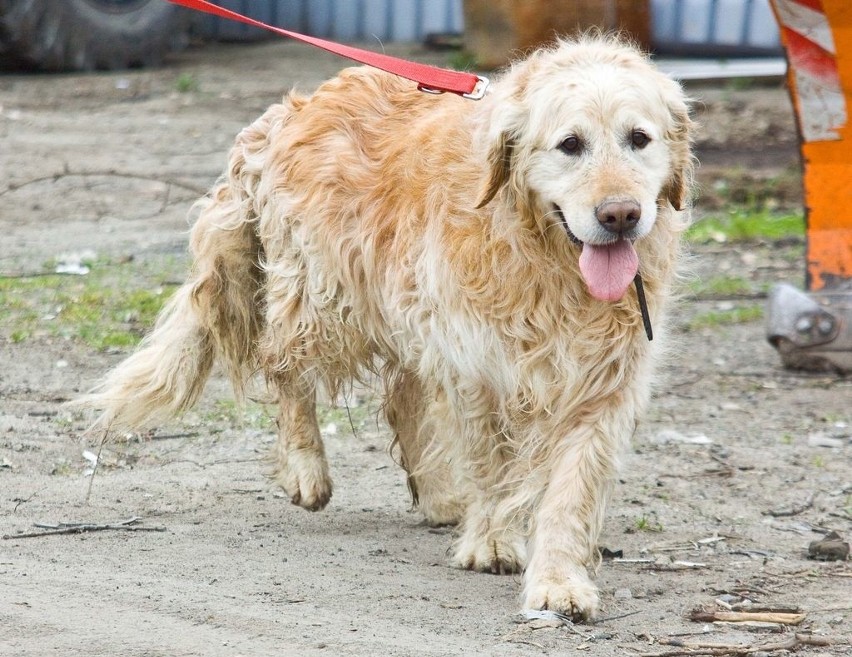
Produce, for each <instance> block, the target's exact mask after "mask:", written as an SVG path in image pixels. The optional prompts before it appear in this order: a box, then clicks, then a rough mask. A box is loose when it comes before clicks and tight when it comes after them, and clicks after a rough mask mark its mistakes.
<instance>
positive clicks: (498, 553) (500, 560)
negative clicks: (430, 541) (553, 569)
mask: <svg viewBox="0 0 852 657" xmlns="http://www.w3.org/2000/svg"><path fill="white" fill-rule="evenodd" d="M526 552H527V551H526V546H525V544H524V542H523V540H520V539H516V540H511V539H510V538H509V537H508V536H507V535H506V534H502V533H501V534H496V533H493V534H492V535H491V536H490V537H487V538H486V537H481V536H469V535H467V533H465V534H464V535H462V537H461V538H460V539H459V541H458V543H456V547H455V551H454V554H453V559H452V563H453V565H454V566H456V567H458V568H463V569H466V570H476V571H479V572H481V573H493V574H494V575H509V574H511V573H519V572H521V571H522V570H523V569H524V565H525V564H526V561H527V554H526Z"/></svg>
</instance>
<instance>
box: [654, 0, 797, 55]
mask: <svg viewBox="0 0 852 657" xmlns="http://www.w3.org/2000/svg"><path fill="white" fill-rule="evenodd" d="M651 12H652V16H653V25H652V31H651V34H652V39H653V42H654V47H655V48H656V49H657V50H659V51H662V52H671V53H682V54H686V55H695V54H706V55H722V54H764V53H769V52H778V53H780V52H781V42H780V40H779V36H778V25H777V23H776V22H775V16H774V15H773V14H772V9H771V8H770V6H769V0H651Z"/></svg>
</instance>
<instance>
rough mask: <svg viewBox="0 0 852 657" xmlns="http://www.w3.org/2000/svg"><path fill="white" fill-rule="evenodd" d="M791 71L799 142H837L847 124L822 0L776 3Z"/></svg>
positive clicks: (795, 0)
mask: <svg viewBox="0 0 852 657" xmlns="http://www.w3.org/2000/svg"><path fill="white" fill-rule="evenodd" d="M775 7H776V10H777V15H778V20H779V22H780V23H781V31H782V39H783V41H784V45H785V46H786V48H787V57H788V59H789V61H790V66H791V67H792V74H793V79H794V83H795V87H796V89H795V91H796V95H797V97H798V107H797V110H798V114H799V123H800V130H801V132H802V138H803V139H804V140H805V141H824V140H832V139H840V134H839V133H838V132H837V130H838V128H839V127H840V126H843V125H845V123H846V120H847V107H846V99H845V97H844V94H843V90H842V88H841V84H840V77H839V75H838V70H837V49H836V47H835V42H834V37H833V35H832V30H831V26H830V25H829V22H828V18H827V16H826V14H825V11H824V9H823V3H822V0H775Z"/></svg>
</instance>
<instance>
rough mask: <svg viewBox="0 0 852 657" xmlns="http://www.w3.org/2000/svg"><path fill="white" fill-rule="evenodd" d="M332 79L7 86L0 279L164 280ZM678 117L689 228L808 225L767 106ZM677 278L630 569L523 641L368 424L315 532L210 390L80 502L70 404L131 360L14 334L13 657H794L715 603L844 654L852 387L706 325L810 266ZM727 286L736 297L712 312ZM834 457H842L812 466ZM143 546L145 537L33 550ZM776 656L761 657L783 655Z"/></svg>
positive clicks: (1, 459)
mask: <svg viewBox="0 0 852 657" xmlns="http://www.w3.org/2000/svg"><path fill="white" fill-rule="evenodd" d="M428 58H431V59H433V60H434V59H436V58H437V60H438V61H440V60H441V58H442V57H441V56H437V55H430V56H428ZM340 67H341V63H340V61H339V60H335V59H334V58H332V57H330V56H325V55H322V54H317V53H315V52H312V51H310V50H308V49H306V48H303V47H300V46H294V45H292V44H286V43H271V44H262V45H255V46H212V47H207V48H204V49H202V50H196V51H191V52H189V53H186V54H184V55H183V56H181V57H180V58H179V59H177V60H176V61H175V62H174V63H173V64H172V65H171V66H169V67H167V68H165V69H162V70H158V71H140V72H131V73H116V74H99V75H86V76H78V75H69V76H22V75H5V76H3V77H0V154H2V155H0V232H2V248H0V274H2V275H3V276H4V277H8V276H9V275H15V274H21V273H32V272H37V271H40V270H42V269H43V267H44V266H45V265H44V263H45V262H49V261H52V260H55V259H56V258H58V257H59V256H60V255H61V254H63V253H67V252H75V253H79V252H82V251H85V250H91V251H93V252H94V253H95V254H96V255H97V256H98V258H100V259H106V260H109V261H119V260H122V259H123V261H126V260H128V259H129V258H130V257H132V258H133V260H132V263H133V267H134V272H136V274H137V275H138V277H139V279H140V280H142V279H145V280H148V279H152V280H154V281H155V282H156V281H157V280H160V281H161V282H165V279H169V278H174V277H177V278H179V275H180V269H181V268H182V267H183V263H184V260H183V253H184V249H185V243H186V227H187V224H186V219H185V217H186V213H187V210H188V208H189V205H190V204H191V202H192V200H193V199H194V198H195V197H196V196H197V195H198V194H199V193H201V192H202V191H203V190H204V189H205V188H206V187H208V186H209V185H210V184H211V183H212V181H213V180H214V179H215V177H216V176H217V175H218V173H219V171H220V169H221V167H222V166H223V164H224V162H225V154H226V151H227V148H228V146H229V144H230V143H231V141H232V139H233V137H234V135H235V134H236V133H237V132H238V131H239V130H240V129H241V128H242V127H243V126H244V125H246V124H247V123H248V122H249V121H251V120H252V119H254V118H255V117H256V116H257V115H258V114H259V113H260V112H261V111H262V110H263V109H264V108H265V107H266V106H267V105H268V104H270V103H272V102H275V101H276V100H277V99H278V98H279V96H280V95H281V94H282V93H283V91H285V90H286V89H287V88H288V87H290V86H292V85H297V86H298V87H300V88H303V89H310V88H312V87H313V86H315V85H316V84H317V83H318V82H319V81H320V80H321V79H323V78H325V77H327V76H328V75H330V74H332V73H333V72H334V71H336V70H337V69H338V68H340ZM179 88H188V90H187V91H184V92H181V91H179V90H178V89H179ZM691 92H692V94H693V95H694V96H695V97H696V98H697V99H698V101H699V103H698V118H699V120H700V121H701V122H702V124H703V128H702V133H701V138H700V140H699V156H700V157H701V158H702V160H703V161H704V163H705V164H704V166H703V167H702V168H701V169H700V170H699V181H700V182H701V184H702V188H703V193H702V199H701V200H699V207H702V204H704V206H703V207H706V208H712V207H718V206H720V205H723V204H724V203H726V202H727V201H728V200H730V199H731V198H734V199H735V200H736V196H737V194H742V195H744V198H746V199H748V198H755V199H756V198H759V199H760V200H762V201H763V202H767V203H769V204H770V205H789V206H793V207H795V205H796V204H797V203H798V200H799V197H798V177H797V172H796V164H797V162H798V155H797V151H796V147H795V138H794V134H793V127H792V125H793V124H792V118H791V115H790V109H789V103H788V101H787V98H786V95H785V92H784V91H783V89H781V88H778V87H776V86H772V85H770V86H763V87H751V88H748V89H734V88H721V87H718V88H716V87H710V88H707V87H704V88H695V89H692V90H691ZM767 181H768V182H767ZM779 181H782V182H781V183H779ZM767 189H769V190H770V192H767V191H766V190H767ZM755 190H758V191H759V192H760V193H756V191H755ZM175 262H177V263H178V264H177V265H175V264H174V263H175ZM164 263H165V264H164ZM169 263H171V264H169ZM690 265H691V270H692V272H693V284H694V285H697V286H698V289H699V291H698V292H697V293H687V295H686V297H685V299H684V301H683V303H682V306H681V309H680V311H679V312H678V313H677V317H676V327H675V331H674V333H675V338H676V339H675V344H674V346H675V348H674V349H673V350H672V354H671V358H670V360H669V362H668V364H667V365H666V366H665V367H664V368H663V371H662V372H661V384H660V386H659V391H658V394H657V396H656V401H655V403H654V405H653V408H652V410H651V413H650V415H649V417H648V419H647V421H646V422H645V424H644V426H643V427H642V430H641V431H640V433H639V435H638V436H637V438H636V440H635V444H634V450H633V453H632V454H631V455H630V456H629V457H628V458H627V460H626V463H625V468H624V472H623V475H622V478H621V480H620V483H619V486H618V488H617V491H616V495H615V498H614V501H613V504H612V507H611V510H610V513H609V516H608V522H607V525H606V529H605V533H604V535H603V539H602V542H603V546H605V547H607V548H608V549H610V550H613V551H615V550H622V551H623V559H622V560H616V561H605V562H604V563H603V565H602V567H601V569H600V572H599V576H598V581H599V584H600V586H601V590H602V601H603V610H602V616H603V618H602V620H601V621H600V622H599V623H598V624H596V625H594V626H589V625H576V626H567V625H561V624H559V623H553V622H542V621H533V622H530V621H525V620H524V619H522V618H520V617H519V616H518V615H517V613H518V611H519V599H518V591H519V582H518V578H516V577H498V576H491V575H481V574H474V573H469V572H464V571H459V570H454V569H451V568H449V567H448V566H447V561H448V559H447V549H448V547H449V545H450V543H451V540H452V530H450V529H430V528H427V527H425V526H423V525H422V524H421V523H420V518H419V516H418V515H417V514H416V513H415V512H412V511H411V510H410V502H409V499H408V496H407V490H406V487H405V484H404V480H403V476H402V472H401V470H400V469H399V468H397V467H396V466H395V464H394V462H393V460H392V459H391V457H390V456H389V455H388V453H387V445H388V439H389V436H388V432H387V430H386V428H385V426H384V425H383V424H382V423H381V422H380V421H379V420H377V417H378V409H377V404H376V401H375V400H374V399H372V398H371V397H370V396H369V395H363V396H362V397H361V398H360V399H359V400H358V401H357V403H356V404H354V408H353V424H354V425H355V429H356V435H352V431H351V430H350V427H349V422H348V421H347V420H346V419H345V418H346V416H345V414H341V412H340V411H327V415H326V417H325V422H324V424H325V426H326V428H325V433H326V434H327V436H326V438H327V447H328V451H329V456H330V460H331V463H332V469H333V476H334V478H335V485H336V489H335V496H334V499H333V500H332V503H331V505H330V507H329V508H328V509H327V510H326V511H324V512H322V513H319V514H310V513H307V512H305V511H303V510H301V509H299V508H296V507H293V506H291V505H290V504H289V503H288V501H287V500H286V499H285V498H284V497H283V495H282V494H281V493H280V492H279V491H278V490H277V489H276V488H275V487H273V486H272V485H271V483H270V482H269V481H268V480H267V479H266V477H265V475H264V472H265V470H266V466H265V464H264V462H263V458H264V455H265V453H266V451H267V449H268V447H269V444H270V443H271V441H272V439H273V433H272V429H271V427H270V422H269V419H268V418H266V417H264V416H262V413H261V416H260V417H256V416H253V417H249V418H247V419H240V418H239V417H237V414H235V413H233V412H231V411H232V407H231V406H229V405H228V404H229V402H228V401H227V400H229V399H230V395H229V392H228V389H227V387H226V386H225V384H224V383H223V381H222V380H221V379H220V378H217V379H216V380H215V381H213V382H212V383H211V385H210V387H209V389H208V392H207V394H206V396H205V398H204V400H203V401H202V403H201V404H200V406H199V407H198V408H197V409H196V410H194V411H192V412H191V413H189V414H188V415H187V416H186V417H185V418H183V419H182V420H180V421H177V422H175V423H173V424H172V425H170V426H166V427H161V428H159V429H158V430H157V431H155V432H153V433H150V434H145V435H142V436H130V437H128V439H127V440H126V441H122V442H119V443H115V444H112V445H109V446H108V447H107V448H105V449H104V450H103V452H102V454H101V467H100V468H99V470H98V472H97V475H96V476H95V478H94V482H93V486H92V489H91V495H90V498H89V500H88V502H86V495H87V491H88V488H89V484H90V481H91V480H92V479H91V477H90V476H89V475H88V473H89V471H90V466H91V463H90V460H89V459H87V458H86V456H84V450H86V449H92V447H91V441H89V443H86V442H85V441H84V440H83V438H82V434H83V430H84V429H85V427H86V420H85V418H82V417H80V416H78V415H76V414H74V413H72V412H70V411H69V410H67V409H66V408H64V407H63V406H62V402H63V401H65V400H68V399H70V398H73V397H74V396H75V395H77V394H78V393H79V392H80V391H83V390H85V389H87V388H88V387H89V386H90V385H91V384H92V383H93V382H94V381H95V379H96V378H97V377H98V376H99V375H101V374H102V373H103V372H104V371H105V370H106V369H107V368H108V367H109V366H111V365H113V364H115V363H116V362H118V360H120V359H121V358H122V355H123V354H122V352H121V350H116V349H112V350H106V351H98V350H95V349H92V348H90V347H87V346H86V345H85V344H84V343H82V342H81V341H79V340H69V339H63V338H61V337H57V336H56V335H55V334H54V333H51V332H50V331H47V330H46V331H44V332H42V333H38V332H37V333H35V334H34V335H32V336H30V337H28V338H27V339H25V340H23V341H14V340H12V339H10V334H9V331H10V328H9V326H8V322H7V321H6V319H7V318H8V315H7V314H6V313H5V312H4V310H3V309H2V308H0V363H2V367H0V400H2V401H0V533H2V534H3V535H4V536H3V540H0V627H2V628H3V629H2V631H0V654H2V655H10V656H11V655H15V656H32V657H36V656H38V657H42V656H43V655H53V654H56V655H77V654H79V655H88V656H107V655H122V656H139V657H141V656H143V655H144V656H155V655H162V656H169V657H175V656H184V655H186V656H189V655H204V656H217V657H218V656H222V657H225V656H227V657H236V656H238V655H243V656H252V657H261V656H264V655H300V656H305V655H323V654H336V655H395V656H403V655H507V656H508V655H536V654H542V653H545V654H561V653H569V652H573V651H575V650H577V651H582V652H584V653H585V654H589V655H608V656H609V655H613V656H614V655H634V654H658V653H661V654H666V653H668V652H671V651H677V650H678V649H677V648H675V647H672V646H671V645H667V644H671V642H672V641H677V640H681V641H686V642H703V643H713V644H724V645H735V644H748V645H750V646H757V645H762V644H764V643H769V644H773V643H774V644H776V647H777V644H779V643H783V642H784V641H789V640H791V638H792V637H793V634H792V633H791V632H792V630H790V629H783V630H782V631H781V632H780V633H778V632H776V630H777V627H775V628H749V627H742V626H732V625H723V624H722V625H720V624H709V623H703V622H693V621H691V620H689V613H690V612H691V611H692V610H693V609H695V608H697V607H707V608H710V609H715V608H717V603H716V601H717V600H719V599H721V600H722V601H723V602H726V603H728V604H736V603H737V602H739V601H741V600H743V599H744V600H750V601H753V602H754V604H756V605H765V606H770V607H773V608H790V607H793V608H798V609H800V610H801V611H802V613H804V614H806V617H805V619H804V621H803V622H802V623H801V624H800V625H799V626H798V627H797V628H796V631H797V632H805V633H809V635H813V636H816V637H822V638H825V639H827V640H830V641H833V642H835V643H840V642H843V641H847V642H848V641H849V639H850V620H852V605H850V590H852V587H850V576H852V569H850V567H849V565H848V563H838V562H833V563H832V562H819V561H812V560H808V559H807V558H806V555H807V547H808V544H809V543H810V542H811V541H815V540H819V539H820V538H822V536H823V535H824V534H825V532H826V531H828V530H830V529H834V530H837V531H839V532H840V533H841V534H842V535H844V536H846V537H848V536H849V535H850V533H852V517H850V496H852V482H850V480H852V466H850V454H852V442H850V434H852V429H850V424H852V410H850V409H851V408H852V406H850V399H852V381H849V380H848V379H846V380H844V379H838V378H834V377H829V376H813V375H810V376H809V375H801V374H795V373H790V372H787V371H784V370H782V369H781V367H780V365H779V361H778V359H777V357H776V355H775V354H774V352H773V351H772V350H771V348H770V347H769V346H768V345H767V344H766V342H765V340H764V329H763V326H762V324H761V321H760V320H759V319H758V320H754V321H745V322H740V323H735V324H726V323H723V322H720V321H717V320H714V319H713V318H714V317H718V316H719V315H720V314H722V315H724V313H730V311H731V310H732V309H737V308H740V307H747V306H748V307H752V308H753V307H754V306H755V305H757V306H759V305H760V304H762V303H763V300H762V298H761V297H762V295H763V291H764V290H765V288H766V285H768V284H770V283H773V282H776V281H780V280H786V281H789V282H792V283H795V284H799V283H800V282H801V280H802V270H803V260H802V245H801V244H800V243H796V242H795V241H793V242H788V243H784V244H760V243H756V244H754V243H753V244H744V245H743V244H739V245H729V244H717V245H713V246H709V247H708V246H703V247H696V249H695V253H694V256H693V258H692V259H691V263H690ZM720 274H729V275H731V276H734V275H736V276H739V277H741V278H743V279H744V280H745V281H746V283H747V286H748V292H747V293H745V294H743V293H736V294H725V293H713V292H712V291H708V290H707V289H705V288H701V282H702V281H707V280H710V279H712V278H713V277H718V276H719V275H720ZM693 289H696V288H693ZM46 321H47V320H46ZM825 438H830V439H834V440H833V441H831V440H830V441H827V442H830V443H831V444H833V445H835V446H834V447H822V446H818V445H817V444H816V443H819V442H826V441H824V439H825ZM134 517H139V518H141V520H140V521H138V523H137V524H136V525H134V526H135V527H138V529H139V530H137V531H125V530H120V529H111V530H104V531H97V532H95V531H92V532H88V533H84V534H57V535H49V536H43V537H34V538H27V537H24V536H23V535H22V534H23V533H25V532H32V531H37V530H36V528H35V527H34V524H35V523H47V524H57V523H72V522H85V523H105V524H109V523H117V522H121V521H125V520H127V519H130V518H134ZM145 529H150V530H162V531H142V530H145ZM771 648H772V646H770V649H767V650H765V651H764V653H763V654H773V655H776V654H785V651H784V650H781V649H771ZM848 650H849V648H848V646H844V645H829V646H811V645H808V646H803V647H801V648H800V650H799V654H807V655H844V654H849V653H848ZM677 654H683V653H677ZM725 654H733V653H732V652H729V653H725Z"/></svg>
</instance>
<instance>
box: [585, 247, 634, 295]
mask: <svg viewBox="0 0 852 657" xmlns="http://www.w3.org/2000/svg"><path fill="white" fill-rule="evenodd" d="M637 271H639V256H638V255H637V254H636V249H634V248H633V244H632V243H631V242H629V241H628V240H618V241H617V242H613V243H612V244H607V245H605V246H593V245H592V244H583V252H582V253H581V254H580V273H581V274H582V275H583V279H584V280H585V281H586V285H588V286H589V292H590V293H591V295H592V296H593V297H595V299H600V300H601V301H618V300H619V299H620V298H621V297H623V296H624V293H625V292H626V291H627V288H628V286H629V285H630V283H631V282H632V281H633V279H634V278H635V277H636V272H637Z"/></svg>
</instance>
